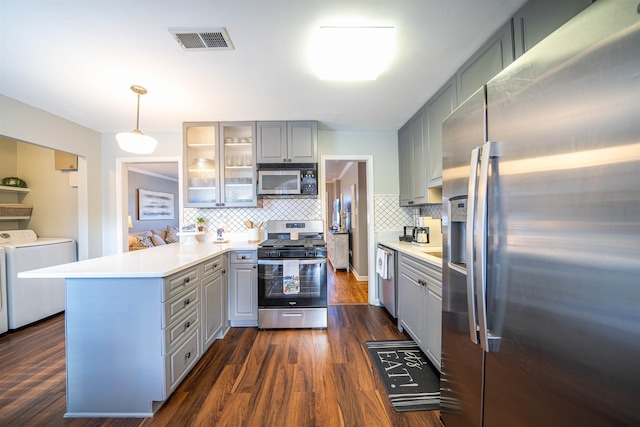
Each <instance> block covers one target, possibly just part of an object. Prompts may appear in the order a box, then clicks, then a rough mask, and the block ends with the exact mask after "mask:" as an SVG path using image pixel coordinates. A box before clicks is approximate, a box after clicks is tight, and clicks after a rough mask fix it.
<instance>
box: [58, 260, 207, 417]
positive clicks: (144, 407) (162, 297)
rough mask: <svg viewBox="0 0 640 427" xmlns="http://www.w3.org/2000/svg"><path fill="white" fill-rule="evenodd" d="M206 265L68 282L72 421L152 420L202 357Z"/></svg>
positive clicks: (68, 395) (68, 411)
mask: <svg viewBox="0 0 640 427" xmlns="http://www.w3.org/2000/svg"><path fill="white" fill-rule="evenodd" d="M203 264H204V263H201V264H199V265H196V266H194V267H189V268H186V269H184V270H182V271H180V272H177V273H175V274H173V275H171V276H168V277H165V278H162V277H143V278H99V279H98V278H69V279H67V280H66V298H67V300H66V314H65V323H66V334H65V337H66V338H65V339H66V340H65V345H66V365H67V394H66V397H67V413H66V415H65V416H66V417H150V416H153V413H154V412H156V411H157V410H158V409H159V408H160V407H161V406H162V404H163V402H164V401H165V400H166V399H167V398H168V397H169V396H170V395H171V393H172V392H173V391H174V390H175V388H176V387H177V386H178V384H180V382H181V381H182V379H183V378H184V377H185V376H186V375H187V374H188V373H189V371H190V370H191V369H192V368H193V366H194V365H195V364H196V362H197V361H198V360H199V359H200V356H201V354H202V343H201V341H202V328H201V322H202V307H203V306H202V301H201V300H202V295H201V292H202V288H201V278H202V277H203V270H204V265H203Z"/></svg>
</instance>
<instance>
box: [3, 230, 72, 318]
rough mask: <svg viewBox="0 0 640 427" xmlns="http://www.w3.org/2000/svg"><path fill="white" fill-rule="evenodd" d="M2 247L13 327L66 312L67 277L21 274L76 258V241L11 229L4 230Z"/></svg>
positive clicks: (8, 312) (8, 303) (8, 309)
mask: <svg viewBox="0 0 640 427" xmlns="http://www.w3.org/2000/svg"><path fill="white" fill-rule="evenodd" d="M0 247H2V248H3V249H4V253H5V255H4V257H3V258H4V260H5V266H6V269H2V268H0V270H2V271H3V276H4V277H5V280H6V288H7V292H6V294H7V299H6V301H7V303H6V306H7V317H8V328H9V330H13V329H18V328H21V327H23V326H26V325H28V324H30V323H33V322H36V321H38V320H41V319H44V318H46V317H49V316H52V315H54V314H57V313H60V312H62V311H64V308H65V290H64V288H65V283H64V279H20V278H18V273H20V272H23V271H28V270H34V269H36V268H43V267H51V266H54V265H58V264H66V263H68V262H74V261H76V260H77V255H76V242H75V241H74V240H73V239H68V238H57V237H40V238H39V237H38V236H37V235H36V233H35V232H34V231H33V230H8V231H0ZM0 314H1V313H0ZM0 322H1V320H0Z"/></svg>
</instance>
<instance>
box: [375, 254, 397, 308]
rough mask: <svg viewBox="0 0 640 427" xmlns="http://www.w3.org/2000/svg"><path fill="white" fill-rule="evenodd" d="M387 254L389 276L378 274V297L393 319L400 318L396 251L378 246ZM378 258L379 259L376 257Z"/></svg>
mask: <svg viewBox="0 0 640 427" xmlns="http://www.w3.org/2000/svg"><path fill="white" fill-rule="evenodd" d="M378 249H381V250H382V251H384V252H385V254H386V260H387V276H386V278H383V277H381V276H380V273H378V274H376V276H377V278H378V295H380V301H381V302H382V304H383V305H384V307H385V308H386V309H387V311H388V312H389V314H391V316H393V318H397V317H398V287H397V286H396V272H397V261H396V251H394V250H393V249H390V248H388V247H386V246H384V245H381V244H378ZM376 258H377V257H376Z"/></svg>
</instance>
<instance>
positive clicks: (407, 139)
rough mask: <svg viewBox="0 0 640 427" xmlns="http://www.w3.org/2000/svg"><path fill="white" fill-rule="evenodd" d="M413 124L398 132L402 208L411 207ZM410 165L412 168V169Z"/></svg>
mask: <svg viewBox="0 0 640 427" xmlns="http://www.w3.org/2000/svg"><path fill="white" fill-rule="evenodd" d="M411 163H412V162H411V124H410V123H407V124H406V125H405V126H403V127H402V128H401V129H400V130H399V131H398V170H399V171H400V176H399V181H400V206H410V205H411V194H412V190H411V187H412V185H413V183H412V182H411V169H412V167H413V165H411ZM409 165H411V166H412V167H411V168H410V167H409Z"/></svg>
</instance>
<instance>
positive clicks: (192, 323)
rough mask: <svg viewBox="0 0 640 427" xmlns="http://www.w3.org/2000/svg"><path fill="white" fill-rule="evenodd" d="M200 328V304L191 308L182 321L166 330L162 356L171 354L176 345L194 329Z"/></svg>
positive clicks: (181, 318)
mask: <svg viewBox="0 0 640 427" xmlns="http://www.w3.org/2000/svg"><path fill="white" fill-rule="evenodd" d="M199 327H200V304H196V305H194V306H192V307H191V309H190V311H188V312H186V313H184V315H183V316H182V317H180V319H178V320H177V321H176V322H175V323H174V324H172V325H170V326H169V327H168V328H166V329H165V330H164V345H163V346H162V355H165V354H167V353H170V352H171V351H172V350H173V349H174V348H175V346H176V344H177V343H178V342H179V341H180V340H181V339H182V338H183V337H185V336H187V335H189V333H191V332H192V331H193V330H194V329H197V328H199Z"/></svg>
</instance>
